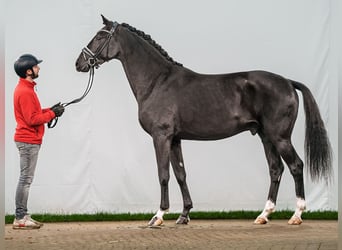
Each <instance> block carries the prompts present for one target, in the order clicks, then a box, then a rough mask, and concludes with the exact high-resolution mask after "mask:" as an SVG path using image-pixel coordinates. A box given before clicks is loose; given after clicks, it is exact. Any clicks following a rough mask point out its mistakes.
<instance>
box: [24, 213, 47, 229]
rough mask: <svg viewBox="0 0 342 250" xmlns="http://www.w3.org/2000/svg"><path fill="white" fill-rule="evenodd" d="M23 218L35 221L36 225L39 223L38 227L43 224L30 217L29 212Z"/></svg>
mask: <svg viewBox="0 0 342 250" xmlns="http://www.w3.org/2000/svg"><path fill="white" fill-rule="evenodd" d="M24 219H26V220H29V221H32V222H34V223H36V224H37V225H39V226H40V227H42V226H43V225H44V224H43V223H41V222H39V221H36V220H34V219H32V217H31V215H29V214H27V215H25V217H24Z"/></svg>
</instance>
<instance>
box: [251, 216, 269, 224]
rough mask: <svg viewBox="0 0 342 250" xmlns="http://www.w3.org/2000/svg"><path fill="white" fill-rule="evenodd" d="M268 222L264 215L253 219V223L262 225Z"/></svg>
mask: <svg viewBox="0 0 342 250" xmlns="http://www.w3.org/2000/svg"><path fill="white" fill-rule="evenodd" d="M267 222H268V220H267V218H265V217H258V218H256V219H255V221H254V224H255V225H264V224H266V223H267Z"/></svg>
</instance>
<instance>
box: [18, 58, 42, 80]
mask: <svg viewBox="0 0 342 250" xmlns="http://www.w3.org/2000/svg"><path fill="white" fill-rule="evenodd" d="M42 61H43V60H38V59H37V58H36V57H35V56H33V55H31V54H24V55H22V56H20V57H19V58H18V59H17V60H16V61H15V63H14V70H15V72H16V73H17V75H18V76H20V77H22V78H25V77H26V71H27V70H28V69H31V70H32V71H33V69H32V67H33V66H35V65H37V64H39V63H41V62H42Z"/></svg>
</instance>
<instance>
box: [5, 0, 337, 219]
mask: <svg viewBox="0 0 342 250" xmlns="http://www.w3.org/2000/svg"><path fill="white" fill-rule="evenodd" d="M6 4H7V6H6V8H7V9H6V20H8V21H7V22H6V34H5V38H6V40H5V42H6V44H5V52H6V57H5V59H6V71H5V72H6V123H5V125H6V151H5V153H6V181H5V184H6V213H13V212H14V195H15V188H16V184H17V179H18V176H19V159H18V158H19V157H18V153H17V149H16V147H15V144H14V142H13V133H14V128H15V120H14V115H13V107H12V94H13V90H14V87H15V85H16V83H17V76H16V75H15V73H14V70H13V63H14V61H15V60H16V59H17V57H19V56H20V55H21V54H23V53H32V54H34V55H36V56H37V57H39V58H41V59H43V60H44V62H43V63H42V64H41V65H40V66H41V71H40V72H41V73H40V77H39V78H38V79H37V82H38V86H37V93H38V95H39V97H40V100H41V104H42V106H44V107H49V106H52V105H53V104H55V103H56V102H58V101H62V102H67V101H70V100H72V99H73V98H76V97H78V96H80V95H81V94H82V92H83V91H84V88H85V86H86V83H87V80H88V75H87V74H84V73H78V72H76V71H75V67H74V63H75V60H76V58H77V56H78V54H79V53H80V51H81V49H82V47H83V46H85V45H86V44H87V43H88V41H89V40H90V39H91V38H92V37H93V36H94V34H95V33H96V32H97V30H99V29H100V28H101V27H102V21H101V18H100V14H104V15H105V16H106V17H107V18H109V19H112V20H115V21H118V22H119V23H120V22H126V23H129V24H130V25H132V26H134V27H136V28H138V29H140V30H143V31H144V32H145V33H147V34H150V35H151V36H152V38H153V39H154V40H156V41H157V42H158V43H159V44H160V45H162V47H163V48H164V49H165V50H166V51H167V52H168V53H169V55H170V56H171V57H173V58H174V59H175V60H176V61H179V62H181V63H183V65H184V66H185V67H187V68H190V69H192V70H194V71H197V72H201V73H226V72H236V71H245V70H253V69H262V70H268V71H271V72H274V73H278V74H281V75H283V76H285V77H287V78H290V79H294V80H297V81H300V82H303V83H305V84H306V85H307V86H308V87H309V88H310V89H311V91H312V92H313V94H314V96H315V98H316V100H317V103H318V105H319V107H320V109H321V113H322V117H323V120H324V122H325V124H326V127H327V130H328V134H329V136H330V140H331V144H332V147H333V150H334V152H336V153H335V154H334V164H333V167H334V173H335V175H334V182H333V183H332V185H330V186H328V187H327V186H325V185H324V184H323V183H319V184H316V183H312V182H311V180H310V179H309V178H307V177H306V176H307V175H306V176H305V187H306V198H307V203H308V209H309V210H325V209H328V210H337V166H338V164H337V163H338V159H337V158H338V156H337V135H338V131H337V128H338V121H337V115H336V114H337V110H338V108H337V103H338V100H337V98H338V96H337V89H338V79H337V78H338V77H337V75H338V74H337V73H338V68H337V58H336V56H335V55H336V51H337V50H339V49H340V48H341V44H336V43H334V34H335V32H337V25H336V24H335V23H334V20H335V19H334V11H333V7H334V6H333V1H325V0H302V1H296V0H286V1H272V0H259V1H253V0H243V1H233V0H231V1H223V0H221V1H220V0H214V1H194V0H189V1H181V0H174V1H168V2H166V1H165V2H162V1H157V0H150V1H138V0H137V1H133V0H128V1H112V0H97V1H91V0H77V1H76V0H75V1H69V0H59V1H46V0H31V1H30V2H29V3H25V4H23V3H22V1H20V0H11V1H7V3H6ZM335 14H336V13H335ZM299 96H300V100H301V94H300V93H299ZM304 120H305V116H304V113H303V103H302V101H301V103H300V110H299V115H298V119H297V123H296V126H295V130H294V133H293V144H294V145H295V147H296V149H297V152H298V154H299V155H300V156H301V157H302V159H304V155H303V152H304V150H303V149H304V146H303V144H304ZM183 155H184V158H185V167H186V170H187V174H188V185H189V189H190V192H191V194H192V199H193V202H194V210H200V211H207V210H214V211H221V210H225V211H228V210H261V209H263V206H264V204H265V201H266V198H267V193H268V187H269V175H268V167H267V165H266V159H265V157H264V152H263V147H262V144H261V142H260V139H259V138H258V137H257V136H254V137H253V136H251V134H250V133H248V132H246V133H242V134H240V135H237V136H235V137H232V138H228V139H226V140H221V141H212V142H195V141H183ZM171 171H172V170H171ZM159 199H160V190H159V183H158V177H157V167H156V161H155V158H154V150H153V145H152V140H151V138H150V137H149V135H147V134H146V133H145V132H144V131H143V130H142V129H141V128H140V125H139V123H138V117H137V105H136V101H135V99H134V96H133V94H132V93H131V90H130V88H129V85H128V82H127V79H126V76H125V75H124V72H123V69H122V66H121V64H120V62H119V61H116V60H115V61H111V62H109V63H106V64H105V65H103V66H101V68H100V69H98V70H97V71H96V73H95V81H94V86H93V89H92V91H91V92H90V94H89V95H88V96H87V98H86V99H85V100H84V101H82V102H81V103H80V104H77V105H72V106H69V107H67V108H66V112H65V113H64V115H63V116H62V117H61V118H60V119H59V122H58V125H57V126H56V128H54V129H51V130H50V129H46V134H45V137H44V142H43V146H42V148H41V151H40V156H39V160H38V165H37V171H36V176H35V179H34V182H33V185H32V187H31V193H30V197H29V209H30V211H31V212H32V213H45V212H48V213H93V212H151V211H156V210H157V209H158V207H159V201H160V200H159ZM170 203H171V211H172V212H177V211H180V210H181V209H182V200H181V194H180V191H179V188H178V185H177V182H176V181H175V178H174V177H173V175H172V177H171V180H170ZM277 205H278V206H277V208H278V209H293V208H294V206H295V192H294V182H293V179H292V177H291V175H290V173H289V171H288V169H287V168H286V169H285V172H284V175H283V180H282V183H281V186H280V190H279V196H278V203H277Z"/></svg>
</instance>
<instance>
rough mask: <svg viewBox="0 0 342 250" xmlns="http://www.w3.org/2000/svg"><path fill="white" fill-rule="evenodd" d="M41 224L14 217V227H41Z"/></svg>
mask: <svg viewBox="0 0 342 250" xmlns="http://www.w3.org/2000/svg"><path fill="white" fill-rule="evenodd" d="M39 228H40V226H39V225H38V224H36V223H34V222H33V221H32V220H28V219H27V218H25V217H24V218H22V219H20V220H17V219H14V222H13V229H39Z"/></svg>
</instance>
